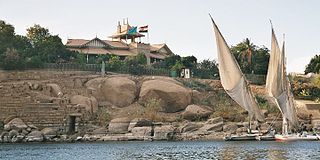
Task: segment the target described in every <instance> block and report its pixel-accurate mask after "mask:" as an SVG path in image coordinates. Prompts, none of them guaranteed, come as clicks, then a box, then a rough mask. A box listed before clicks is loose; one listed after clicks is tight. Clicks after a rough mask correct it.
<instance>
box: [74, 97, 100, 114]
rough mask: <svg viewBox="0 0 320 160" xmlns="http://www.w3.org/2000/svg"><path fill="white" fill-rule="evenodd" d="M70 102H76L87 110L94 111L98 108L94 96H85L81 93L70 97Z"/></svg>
mask: <svg viewBox="0 0 320 160" xmlns="http://www.w3.org/2000/svg"><path fill="white" fill-rule="evenodd" d="M70 101H71V103H72V104H78V105H81V106H84V107H85V108H86V110H87V111H89V112H91V113H95V112H97V110H98V102H97V100H96V98H95V97H90V98H89V97H85V96H81V95H75V96H73V97H72V98H71V99H70Z"/></svg>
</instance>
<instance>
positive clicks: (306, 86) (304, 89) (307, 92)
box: [291, 77, 320, 100]
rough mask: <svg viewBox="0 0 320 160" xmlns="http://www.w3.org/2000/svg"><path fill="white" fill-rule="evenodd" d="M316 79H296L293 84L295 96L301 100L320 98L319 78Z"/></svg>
mask: <svg viewBox="0 0 320 160" xmlns="http://www.w3.org/2000/svg"><path fill="white" fill-rule="evenodd" d="M315 79H316V80H315ZM315 79H312V80H311V79H310V78H304V77H294V78H293V79H292V82H291V88H292V92H293V95H294V96H295V97H296V98H299V99H313V100H316V99H317V98H319V97H320V87H319V86H317V78H315Z"/></svg>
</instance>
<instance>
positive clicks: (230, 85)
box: [210, 15, 264, 140]
mask: <svg viewBox="0 0 320 160" xmlns="http://www.w3.org/2000/svg"><path fill="white" fill-rule="evenodd" d="M210 18H211V20H212V23H213V29H214V32H215V37H216V44H217V50H218V63H219V66H218V67H219V74H220V81H221V84H222V86H223V88H224V90H225V91H226V92H227V94H228V95H229V96H230V97H231V98H232V99H233V100H234V101H235V102H237V103H238V104H239V105H240V106H241V107H242V108H244V109H245V110H246V111H248V114H249V121H251V118H255V119H256V120H258V121H260V122H263V121H264V116H263V114H262V113H261V111H260V109H259V107H258V104H257V102H256V100H255V98H254V97H253V95H252V92H251V90H250V87H249V85H248V82H247V80H246V78H245V75H244V74H243V73H242V71H241V69H240V67H239V64H238V63H237V61H236V59H235V57H234V56H233V55H232V54H231V52H230V49H229V47H228V45H227V43H226V41H225V39H224V38H223V36H222V34H221V32H220V30H219V28H218V27H217V25H216V24H215V22H214V20H213V18H212V17H211V15H210ZM249 123H250V122H249ZM250 129H251V128H250V125H249V133H248V134H245V135H240V136H237V135H233V136H232V135H231V136H227V137H225V140H256V136H258V135H257V134H252V133H250V132H251V131H250Z"/></svg>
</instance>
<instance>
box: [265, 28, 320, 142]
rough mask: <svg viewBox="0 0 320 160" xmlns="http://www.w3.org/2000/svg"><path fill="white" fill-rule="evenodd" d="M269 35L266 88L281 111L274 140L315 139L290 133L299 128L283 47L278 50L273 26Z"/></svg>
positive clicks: (316, 137) (310, 136)
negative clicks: (269, 45)
mask: <svg viewBox="0 0 320 160" xmlns="http://www.w3.org/2000/svg"><path fill="white" fill-rule="evenodd" d="M271 30H272V33H271V34H272V36H271V54H270V59H269V67H268V74H267V80H266V90H267V92H268V94H269V96H271V97H273V98H274V101H275V103H276V104H277V106H278V108H279V110H280V111H281V113H282V119H283V123H282V133H281V134H276V135H275V139H276V140H317V139H318V136H316V135H308V134H300V133H292V132H291V130H297V129H298V128H299V123H298V118H297V114H296V111H295V108H294V99H293V96H292V92H291V87H290V82H289V79H288V78H287V76H286V64H285V47H284V44H285V43H284V42H283V47H282V49H281V50H280V48H279V45H278V41H277V39H276V36H275V33H274V30H273V27H272V29H271Z"/></svg>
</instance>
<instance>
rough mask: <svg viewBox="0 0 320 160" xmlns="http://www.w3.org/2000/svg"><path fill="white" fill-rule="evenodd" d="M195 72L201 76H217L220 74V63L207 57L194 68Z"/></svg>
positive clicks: (197, 75) (195, 74)
mask: <svg viewBox="0 0 320 160" xmlns="http://www.w3.org/2000/svg"><path fill="white" fill-rule="evenodd" d="M193 74H194V76H196V77H199V78H207V79H209V78H211V79H212V78H216V77H218V75H219V70H218V64H217V62H216V61H215V60H212V61H210V60H209V59H205V60H203V61H202V62H200V63H199V64H198V67H197V69H194V70H193Z"/></svg>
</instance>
